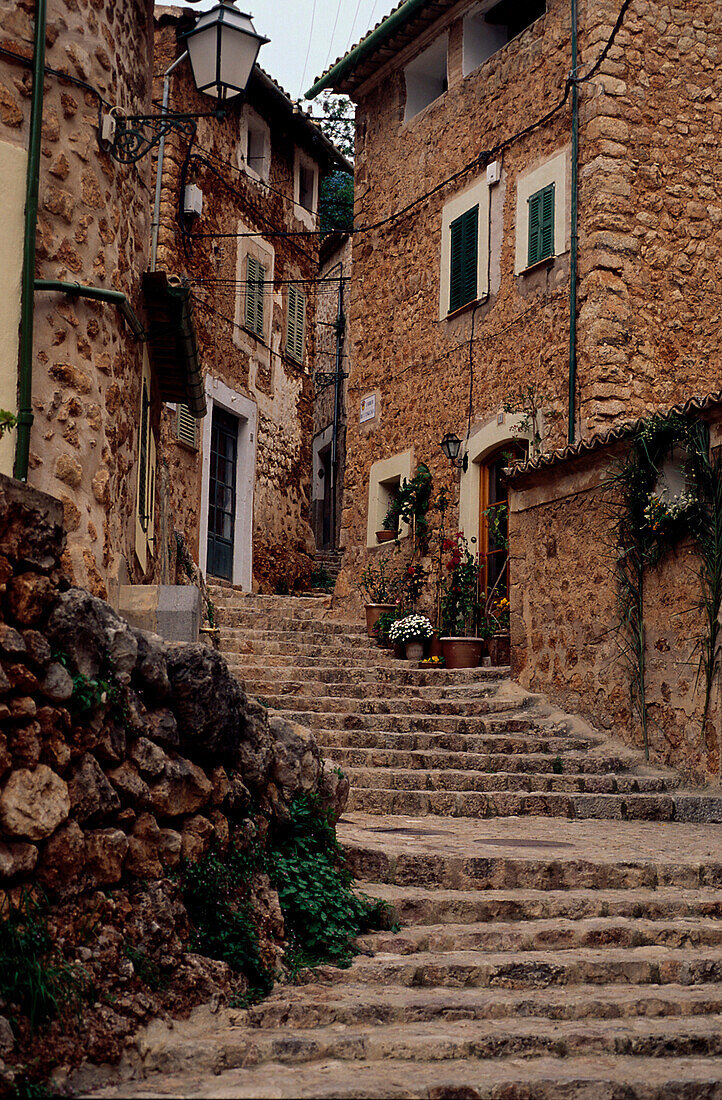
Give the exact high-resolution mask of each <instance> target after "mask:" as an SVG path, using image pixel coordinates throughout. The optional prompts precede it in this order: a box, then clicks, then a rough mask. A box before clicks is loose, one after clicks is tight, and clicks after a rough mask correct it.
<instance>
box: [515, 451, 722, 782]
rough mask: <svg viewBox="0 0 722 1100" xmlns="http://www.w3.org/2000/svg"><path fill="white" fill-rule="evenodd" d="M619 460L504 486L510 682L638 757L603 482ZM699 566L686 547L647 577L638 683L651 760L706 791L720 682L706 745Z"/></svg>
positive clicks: (711, 775) (604, 454) (567, 467)
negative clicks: (641, 680) (577, 716)
mask: <svg viewBox="0 0 722 1100" xmlns="http://www.w3.org/2000/svg"><path fill="white" fill-rule="evenodd" d="M624 450H625V445H624V444H618V445H616V447H614V448H609V447H606V448H604V449H602V450H599V451H596V452H594V453H593V454H592V455H589V456H587V457H585V458H581V459H575V460H574V461H568V462H564V463H562V464H559V465H555V466H552V467H550V468H548V469H543V470H540V471H537V472H535V473H530V474H528V475H524V476H523V477H521V478H519V479H517V480H515V481H514V482H513V484H512V490H511V496H510V517H509V538H510V554H511V575H512V579H513V583H512V587H511V611H512V614H511V633H512V674H513V675H514V676H515V677H516V678H518V680H519V681H520V682H521V683H522V684H523V685H524V687H527V688H529V689H530V690H532V691H540V692H543V693H544V694H545V695H547V696H549V698H550V699H552V700H553V701H554V702H555V703H557V704H558V705H559V706H561V707H562V708H564V709H566V710H567V711H572V712H573V711H579V712H581V713H582V714H584V715H585V716H587V717H588V718H589V719H590V720H591V721H592V722H594V723H595V724H596V725H598V726H600V727H601V728H603V729H606V730H608V731H609V732H610V734H612V735H613V736H615V737H619V738H621V739H622V740H623V741H625V742H627V743H628V744H630V745H633V746H634V747H636V748H641V747H642V743H643V739H642V733H641V726H640V721H639V717H638V715H637V714H636V713H632V711H631V709H630V693H629V682H630V680H629V676H630V671H629V667H628V665H627V664H626V659H625V657H624V654H623V651H622V643H623V639H624V635H623V634H621V633H620V630H619V609H618V603H617V581H616V571H615V559H616V546H615V540H614V532H613V527H614V523H615V521H616V517H617V514H618V513H617V507H618V505H617V498H616V494H615V491H614V490H613V488H612V487H610V486H609V483H608V480H609V478H610V476H612V475H613V473H614V470H615V467H616V466H617V465H618V463H619V460H620V458H621V457H622V455H623V453H624ZM699 566H700V562H699V558H698V556H697V553H696V552H695V548H694V545H693V544H692V542H691V541H685V542H682V543H680V544H679V545H678V546H677V547H676V548H675V549H673V550H671V551H670V552H669V553H668V554H666V556H665V557H664V558H663V560H662V562H661V563H660V565H659V566H658V567H657V568H653V569H648V570H647V571H646V572H645V578H644V593H645V598H644V621H645V632H646V661H647V668H646V677H645V683H646V693H647V720H648V736H649V745H650V752H651V757H652V759H653V760H654V761H656V762H658V763H663V764H668V765H670V766H672V767H674V768H677V769H679V770H680V771H681V772H683V773H684V774H685V775H687V776H688V777H689V778H690V779H692V780H696V781H702V782H704V781H713V780H715V779H716V780H717V781H719V775H720V745H721V744H722V725H721V723H722V711H721V710H720V705H719V703H720V701H719V680H718V682H717V684H716V685H715V690H714V693H713V697H712V710H711V714H710V718H709V721H708V725H707V730H706V734H705V735H703V733H702V713H703V703H704V691H703V686H702V684H701V683H698V682H697V674H698V669H699V641H700V638H701V636H702V631H703V623H702V618H701V615H700V612H699V610H698V607H699V601H700V588H699V583H698V579H697V574H698V570H699Z"/></svg>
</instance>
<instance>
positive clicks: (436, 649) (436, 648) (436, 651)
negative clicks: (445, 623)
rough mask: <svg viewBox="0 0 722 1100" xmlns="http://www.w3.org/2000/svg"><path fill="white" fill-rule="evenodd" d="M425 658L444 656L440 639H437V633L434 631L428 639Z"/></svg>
mask: <svg viewBox="0 0 722 1100" xmlns="http://www.w3.org/2000/svg"><path fill="white" fill-rule="evenodd" d="M426 656H427V657H443V656H444V647H443V646H442V644H441V638H440V637H439V633H438V631H436V630H435V631H434V633H433V634H432V635H431V638H430V639H429V644H428V646H427V653H426Z"/></svg>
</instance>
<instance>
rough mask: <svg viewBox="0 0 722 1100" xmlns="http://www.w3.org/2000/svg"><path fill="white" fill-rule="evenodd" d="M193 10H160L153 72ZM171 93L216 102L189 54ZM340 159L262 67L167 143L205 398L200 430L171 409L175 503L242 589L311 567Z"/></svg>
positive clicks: (171, 250)
mask: <svg viewBox="0 0 722 1100" xmlns="http://www.w3.org/2000/svg"><path fill="white" fill-rule="evenodd" d="M195 17H196V13H195V12H194V11H192V10H191V9H186V8H157V9H156V61H155V70H156V73H161V74H162V73H164V72H165V71H166V70H167V69H168V68H169V66H170V65H171V64H172V63H173V62H174V61H175V59H176V58H177V57H178V56H179V55H180V53H181V52H182V47H181V46H180V45H179V43H178V38H177V36H178V35H179V34H181V33H183V31H184V30H187V29H188V27H189V26H190V25H191V24H192V22H193V20H194V19H195ZM155 91H156V96H157V97H160V95H161V93H162V80H160V78H159V83H158V84H157V85H156V89H155ZM169 102H170V107H171V109H174V108H175V109H176V110H186V111H203V110H207V100H205V97H203V96H202V95H201V94H199V93H198V92H197V91H196V90H195V86H194V84H193V78H192V75H191V72H190V68H189V66H188V64H187V62H186V63H181V64H180V65H179V66H178V67H177V68H176V69H175V70H174V72H173V74H172V77H171V83H170V101H169ZM337 167H341V168H345V169H348V168H350V166H349V165H348V163H347V162H346V160H345V159H344V158H343V157H342V156H341V154H340V153H339V152H338V151H337V150H336V148H335V147H334V145H333V144H332V143H331V142H330V141H329V140H328V139H327V138H326V137H325V136H324V134H323V133H322V131H321V130H320V129H319V127H317V126H316V125H315V123H314V122H313V121H312V120H311V119H310V118H309V117H308V116H307V115H306V114H305V113H304V112H303V111H302V110H300V109H299V108H298V106H297V105H296V104H295V103H294V102H293V101H292V100H291V99H290V98H289V97H288V96H287V94H286V93H285V92H284V91H283V90H282V89H281V88H280V87H279V85H278V84H276V82H275V81H274V80H272V79H271V78H270V77H269V76H268V75H267V74H266V73H265V72H264V71H263V70H262V69H260V68H259V67H258V66H256V68H255V69H254V71H253V74H252V77H251V81H250V83H249V86H248V89H247V91H246V94H245V96H243V97H240V98H239V99H238V100H236V101H231V102H230V103H229V104H228V105H227V110H226V116H225V118H223V119H221V120H218V119H216V118H201V119H198V123H197V130H196V133H195V136H194V140H193V142H192V143H190V144H189V143H188V141H187V140H185V139H182V138H172V139H169V140H168V142H167V143H166V147H165V159H164V171H163V192H162V195H163V199H162V203H161V215H160V229H159V237H158V255H157V266H158V270H159V271H161V270H163V271H167V272H180V273H182V274H185V275H186V276H187V278H188V279H189V283H190V292H191V299H192V302H193V306H194V310H195V312H196V323H197V329H198V341H199V347H200V354H201V359H202V362H203V369H204V387H205V395H206V400H207V403H208V416H207V417H206V419H205V421H203V423H202V424H199V423H197V422H196V421H195V420H193V419H192V418H191V417H189V416H188V412H187V409H186V408H185V406H184V405H183V404H177V405H175V406H173V407H172V408H169V409H168V410H167V411H166V413H165V414H164V426H163V456H164V463H165V464H166V466H167V469H166V470H165V471H164V476H165V478H166V486H167V496H168V501H169V510H170V512H171V513H172V515H173V517H174V523H175V526H176V529H177V530H179V531H180V532H182V533H183V535H184V537H185V539H186V542H187V544H188V546H189V548H190V552H191V554H192V555H193V557H194V558H195V560H196V561H197V562H198V563H199V565H200V567H201V569H202V570H203V571H204V572H207V573H208V574H212V575H214V576H217V577H221V578H225V579H227V580H229V581H231V582H233V583H234V584H238V585H242V586H243V587H244V588H245V589H248V590H250V589H251V588H252V587H256V588H259V587H260V588H261V589H262V590H265V591H274V590H276V589H278V590H281V591H283V590H287V589H292V588H294V587H298V586H299V585H302V584H303V583H304V582H306V581H307V580H308V576H309V573H310V569H311V561H312V557H313V553H314V539H313V534H312V529H311V437H312V431H313V373H314V364H315V362H316V351H315V344H316V324H315V315H316V301H317V293H316V281H317V279H318V275H319V240H320V237H319V218H318V201H319V198H318V196H319V185H320V182H321V180H322V178H323V176H324V175H325V174H326V173H327V172H329V171H331V170H333V169H334V168H337ZM194 203H195V206H194ZM324 369H325V368H324Z"/></svg>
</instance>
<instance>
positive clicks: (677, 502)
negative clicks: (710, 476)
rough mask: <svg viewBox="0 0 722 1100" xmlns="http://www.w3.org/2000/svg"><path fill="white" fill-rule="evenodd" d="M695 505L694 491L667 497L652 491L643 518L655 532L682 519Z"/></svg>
mask: <svg viewBox="0 0 722 1100" xmlns="http://www.w3.org/2000/svg"><path fill="white" fill-rule="evenodd" d="M696 506H697V498H696V497H695V495H694V493H690V492H684V493H676V494H675V495H674V496H673V497H668V498H667V499H664V498H663V497H661V496H657V495H656V494H655V493H652V494H650V497H649V500H648V502H647V506H646V508H645V509H644V518H645V520H646V521H647V524H648V526H649V527H650V528H651V530H652V531H653V532H657V531H660V530H661V529H662V528H663V527H665V526H667V525H669V524H673V523H678V522H679V521H680V520H684V519H685V518H686V517H687V516H689V515H690V513H691V512H693V511H694V509H695V507H696Z"/></svg>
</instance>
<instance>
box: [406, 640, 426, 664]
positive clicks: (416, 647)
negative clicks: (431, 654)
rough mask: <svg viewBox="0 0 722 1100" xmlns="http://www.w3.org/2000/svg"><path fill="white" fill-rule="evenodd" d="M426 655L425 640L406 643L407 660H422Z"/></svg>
mask: <svg viewBox="0 0 722 1100" xmlns="http://www.w3.org/2000/svg"><path fill="white" fill-rule="evenodd" d="M423 656H424V643H423V642H407V643H406V660H407V661H420V660H421V658H422V657H423Z"/></svg>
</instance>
